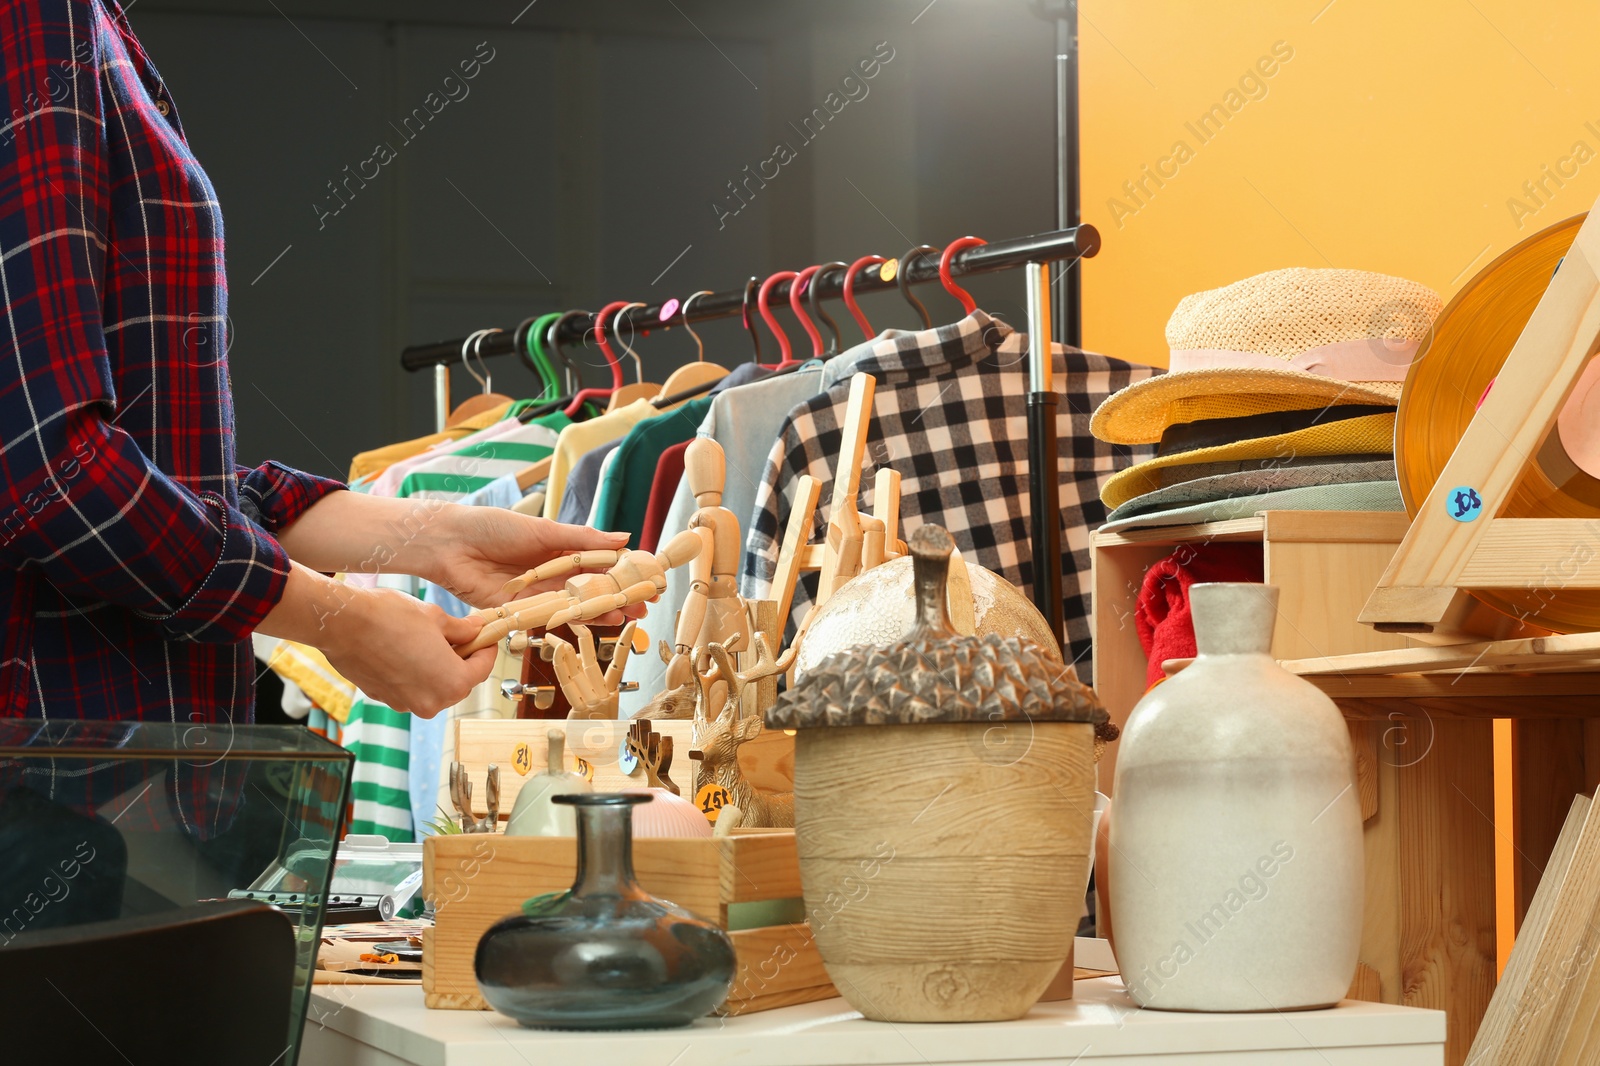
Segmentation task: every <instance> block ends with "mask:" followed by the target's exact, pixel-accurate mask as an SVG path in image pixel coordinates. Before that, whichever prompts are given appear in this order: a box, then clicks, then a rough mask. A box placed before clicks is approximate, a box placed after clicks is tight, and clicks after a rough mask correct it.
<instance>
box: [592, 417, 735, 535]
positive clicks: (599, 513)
mask: <svg viewBox="0 0 1600 1066" xmlns="http://www.w3.org/2000/svg"><path fill="white" fill-rule="evenodd" d="M711 403H712V399H711V397H709V396H701V397H699V398H697V399H693V400H689V401H687V402H686V403H684V404H682V405H681V406H679V407H678V408H677V409H676V410H673V411H669V412H667V413H666V414H664V415H658V416H657V417H655V418H647V419H645V420H644V421H643V422H640V423H639V424H638V425H636V426H634V427H633V428H632V429H630V430H629V431H628V435H627V436H626V437H623V438H622V443H621V444H620V445H619V446H618V447H617V452H616V455H615V457H613V458H612V460H611V469H610V473H609V474H608V475H607V476H606V477H604V478H602V479H601V481H600V493H599V495H598V496H597V497H596V499H595V505H594V507H595V513H594V521H593V522H591V523H590V524H591V525H593V526H594V528H596V529H604V530H607V531H608V532H612V533H627V534H628V535H629V541H628V543H630V544H632V545H634V546H638V544H639V534H640V532H641V531H642V530H643V529H644V512H645V508H646V507H647V506H648V505H649V502H650V486H651V484H652V483H653V482H654V480H655V474H656V464H657V463H658V462H660V460H661V453H662V452H664V451H665V450H666V449H667V448H669V447H671V446H672V445H674V444H682V443H684V442H686V441H688V440H689V438H691V437H693V436H694V434H695V430H696V429H698V428H699V426H700V422H701V420H702V419H704V418H705V416H706V412H708V411H709V410H711Z"/></svg>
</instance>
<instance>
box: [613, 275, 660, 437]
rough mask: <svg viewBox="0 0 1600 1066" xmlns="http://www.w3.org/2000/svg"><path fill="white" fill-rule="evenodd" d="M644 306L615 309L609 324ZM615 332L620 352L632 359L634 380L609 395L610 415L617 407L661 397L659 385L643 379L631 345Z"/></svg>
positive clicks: (639, 360) (642, 364)
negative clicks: (615, 311)
mask: <svg viewBox="0 0 1600 1066" xmlns="http://www.w3.org/2000/svg"><path fill="white" fill-rule="evenodd" d="M646 306H648V305H647V304H642V303H639V302H637V301H635V302H633V303H625V304H623V305H622V306H621V307H619V308H618V309H617V313H616V314H614V315H612V316H611V322H612V324H613V325H615V324H616V321H617V319H619V318H620V317H622V316H623V315H625V314H627V313H628V312H629V311H631V310H633V309H634V308H635V307H646ZM615 332H616V337H617V343H618V344H620V345H622V350H623V351H624V352H626V353H627V354H628V355H630V356H632V357H633V369H634V373H635V375H636V379H635V380H634V381H633V382H632V383H631V384H627V385H622V386H619V387H618V388H617V390H616V391H615V392H613V393H612V394H611V400H610V402H608V403H607V404H606V414H610V413H611V412H612V411H615V410H616V409H617V408H619V407H626V406H627V405H628V404H630V403H632V402H633V401H635V400H650V399H654V398H655V397H657V396H659V395H661V386H660V385H657V384H655V383H653V382H649V381H646V380H645V379H644V360H643V359H640V358H639V353H638V352H636V351H634V350H633V345H631V344H629V343H628V342H627V341H626V340H625V339H624V338H623V336H622V331H621V330H617V331H615ZM629 332H630V333H631V332H633V331H632V329H631V328H630V329H629Z"/></svg>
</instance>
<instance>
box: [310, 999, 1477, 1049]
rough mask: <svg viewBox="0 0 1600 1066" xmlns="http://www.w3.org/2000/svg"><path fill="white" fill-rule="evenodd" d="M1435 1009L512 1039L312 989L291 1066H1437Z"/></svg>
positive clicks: (745, 1021) (751, 1024) (809, 1009)
mask: <svg viewBox="0 0 1600 1066" xmlns="http://www.w3.org/2000/svg"><path fill="white" fill-rule="evenodd" d="M1444 1039H1445V1019H1444V1015H1443V1014H1441V1013H1439V1012H1438V1011H1430V1010H1415V1009H1411V1008H1407V1007H1396V1006H1390V1005H1388V1004H1382V1003H1357V1002H1353V1001H1346V1002H1345V1003H1342V1004H1340V1005H1339V1006H1338V1007H1335V1008H1332V1009H1330V1010H1317V1011H1297V1012H1293V1013H1286V1014H1284V1013H1274V1012H1271V1011H1268V1012H1264V1013H1260V1014H1181V1013H1172V1012H1165V1011H1148V1010H1140V1009H1139V1008H1137V1007H1135V1006H1134V1004H1133V1002H1132V1000H1130V999H1129V998H1128V996H1127V993H1126V992H1124V991H1123V987H1122V982H1121V979H1120V978H1116V977H1102V978H1096V979H1094V980H1087V981H1079V982H1078V984H1077V995H1076V998H1074V999H1071V1000H1067V1001H1063V1002H1060V1003H1046V1004H1040V1005H1039V1006H1036V1007H1035V1008H1034V1009H1033V1010H1032V1011H1030V1012H1029V1013H1028V1015H1027V1016H1026V1017H1024V1018H1022V1019H1020V1020H1018V1021H1014V1022H985V1023H976V1024H968V1025H890V1024H885V1023H881V1022H869V1021H866V1020H865V1019H863V1018H862V1017H861V1015H860V1014H858V1013H856V1012H855V1011H853V1010H851V1009H850V1006H849V1004H847V1003H845V1002H844V1001H843V1000H841V999H828V1000H822V1001H820V1002H817V1003H806V1004H802V1005H800V1006H796V1007H782V1008H779V1009H778V1010H770V1011H761V1012H759V1013H755V1014H745V1015H740V1016H739V1017H736V1018H720V1019H719V1018H707V1019H703V1020H702V1021H700V1022H697V1023H696V1024H695V1025H693V1026H692V1027H690V1028H687V1029H657V1030H641V1031H636V1032H629V1033H572V1032H551V1031H540V1030H532V1029H522V1028H519V1027H518V1026H517V1024H516V1023H515V1022H513V1021H511V1019H509V1018H506V1017H504V1016H502V1015H499V1014H494V1013H490V1012H483V1011H430V1010H427V1009H426V1008H424V1007H423V1005H422V991H421V989H420V988H418V987H417V986H414V985H413V986H407V987H395V988H384V987H375V986H371V985H347V986H318V987H317V988H316V989H315V991H313V993H312V997H311V1009H310V1012H309V1016H308V1018H307V1021H306V1031H305V1041H304V1045H303V1050H302V1051H301V1053H300V1063H301V1066H528V1064H529V1063H543V1064H549V1066H671V1064H677V1066H723V1064H728V1066H733V1064H737V1066H856V1064H866V1063H871V1064H873V1066H899V1064H904V1066H945V1064H950V1066H956V1064H977V1063H1017V1064H1019V1066H1024V1064H1026V1066H1043V1064H1046V1063H1055V1064H1061V1066H1068V1064H1073V1063H1090V1062H1094V1063H1115V1064H1118V1066H1201V1064H1205V1066H1252V1064H1260V1066H1424V1064H1426V1066H1440V1064H1441V1063H1442V1062H1443V1061H1444Z"/></svg>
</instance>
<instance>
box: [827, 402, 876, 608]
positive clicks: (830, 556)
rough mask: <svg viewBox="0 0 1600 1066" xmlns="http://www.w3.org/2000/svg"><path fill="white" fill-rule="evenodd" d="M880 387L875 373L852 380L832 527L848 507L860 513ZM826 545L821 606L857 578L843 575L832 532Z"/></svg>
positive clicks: (837, 468)
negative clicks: (875, 399)
mask: <svg viewBox="0 0 1600 1066" xmlns="http://www.w3.org/2000/svg"><path fill="white" fill-rule="evenodd" d="M877 387H878V379H877V378H875V377H873V376H872V375H871V374H856V375H854V376H853V377H851V379H850V394H849V399H848V400H847V401H846V403H845V410H844V424H843V425H842V426H841V427H840V435H839V458H838V461H837V462H836V463H835V464H834V468H833V493H832V496H831V497H830V501H829V509H828V521H829V522H830V523H831V524H836V523H838V522H839V521H840V520H841V516H842V514H843V511H842V509H844V508H848V509H849V510H850V511H851V512H852V513H854V511H855V510H856V494H857V493H858V492H859V491H860V488H861V460H862V457H863V455H864V454H865V453H866V449H867V428H868V426H870V425H871V423H872V397H873V395H874V393H875V392H876V390H877ZM824 544H825V547H824V549H823V552H822V568H821V576H820V578H819V579H818V581H817V604H818V605H819V606H820V605H822V604H824V603H827V602H828V597H830V596H832V595H833V593H834V590H835V589H836V588H838V586H839V585H841V584H843V583H844V581H848V580H849V579H850V578H851V577H854V576H855V572H854V569H852V570H851V572H850V573H849V574H845V575H841V574H840V573H839V570H840V568H841V562H840V560H841V555H840V551H839V544H838V543H837V541H836V537H835V535H834V531H832V530H830V532H829V536H828V537H827V539H826V540H825V541H824ZM857 565H859V560H857ZM841 578H842V580H841Z"/></svg>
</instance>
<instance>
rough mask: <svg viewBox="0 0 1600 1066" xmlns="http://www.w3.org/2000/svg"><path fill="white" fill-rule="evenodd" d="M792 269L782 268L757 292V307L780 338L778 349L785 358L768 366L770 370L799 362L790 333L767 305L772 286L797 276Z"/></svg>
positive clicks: (769, 327) (780, 368)
mask: <svg viewBox="0 0 1600 1066" xmlns="http://www.w3.org/2000/svg"><path fill="white" fill-rule="evenodd" d="M797 276H798V275H796V274H795V272H794V271H792V270H780V271H778V272H777V273H776V274H774V275H772V276H771V277H770V278H768V279H767V280H766V281H763V282H762V283H761V291H760V292H758V293H756V309H757V310H758V311H760V312H761V319H762V321H764V322H765V323H766V324H767V328H768V329H770V330H771V331H772V332H773V334H774V335H775V336H776V337H777V338H778V350H779V351H780V352H782V353H783V359H782V360H780V361H779V362H778V363H777V365H775V366H771V367H768V368H767V369H769V370H782V369H783V368H784V367H786V366H789V365H790V364H792V363H797V362H799V360H798V359H796V358H794V351H793V349H791V348H790V347H789V335H788V334H787V333H785V332H784V331H783V327H782V326H780V325H778V320H777V318H776V317H774V316H773V314H772V308H770V307H768V306H767V297H768V296H769V295H771V293H772V287H773V286H774V285H776V284H777V283H778V282H780V281H789V280H792V279H793V278H795V277H797Z"/></svg>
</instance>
